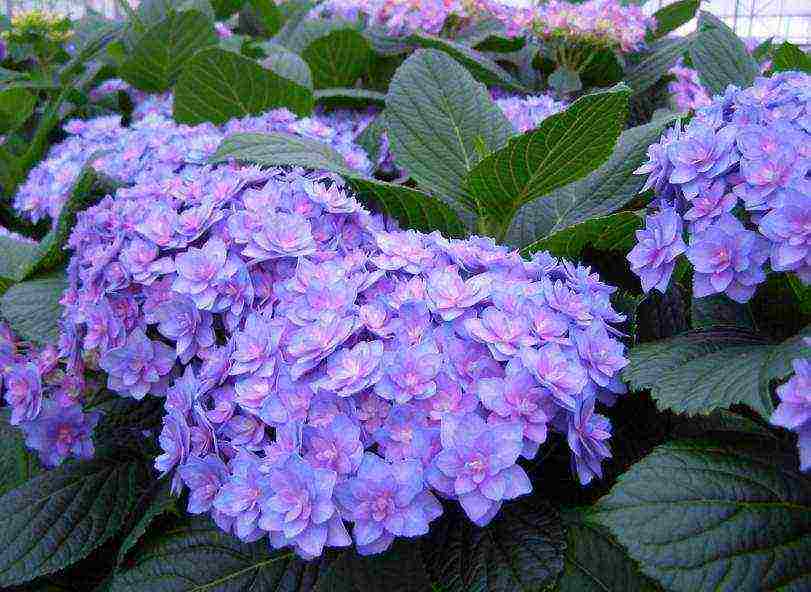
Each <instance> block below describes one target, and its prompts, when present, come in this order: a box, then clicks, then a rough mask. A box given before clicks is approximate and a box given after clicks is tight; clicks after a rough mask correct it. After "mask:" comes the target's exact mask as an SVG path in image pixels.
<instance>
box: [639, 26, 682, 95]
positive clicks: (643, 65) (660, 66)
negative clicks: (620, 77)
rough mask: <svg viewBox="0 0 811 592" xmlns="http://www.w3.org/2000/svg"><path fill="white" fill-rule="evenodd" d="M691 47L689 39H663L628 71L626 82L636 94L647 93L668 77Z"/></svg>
mask: <svg viewBox="0 0 811 592" xmlns="http://www.w3.org/2000/svg"><path fill="white" fill-rule="evenodd" d="M689 47H690V40H689V39H687V38H678V39H662V40H661V41H658V42H656V43H654V44H653V46H652V47H651V53H650V54H649V55H647V56H646V57H645V59H643V60H642V61H641V62H640V63H639V64H637V65H636V66H634V67H633V68H631V69H630V70H629V71H628V73H627V74H626V75H625V80H624V82H625V83H626V84H627V85H628V86H630V87H631V88H632V89H633V91H634V93H635V94H638V93H642V92H645V91H646V90H648V89H649V88H650V87H651V86H653V85H654V84H656V83H657V82H658V81H659V80H660V79H662V78H663V77H664V76H666V75H667V73H668V70H670V68H671V67H673V64H675V63H676V62H677V61H678V59H679V58H680V57H681V56H682V55H684V53H685V52H686V51H687V50H688V49H689Z"/></svg>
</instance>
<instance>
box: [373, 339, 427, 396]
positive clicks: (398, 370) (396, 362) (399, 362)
mask: <svg viewBox="0 0 811 592" xmlns="http://www.w3.org/2000/svg"><path fill="white" fill-rule="evenodd" d="M383 366H384V369H385V374H384V375H383V378H381V379H380V381H379V382H378V383H377V384H376V385H375V393H377V395H378V396H379V397H382V398H384V399H386V400H388V401H395V402H397V403H407V402H409V401H410V400H411V399H427V398H428V397H431V396H433V395H434V393H436V382H435V378H436V375H437V374H438V373H439V370H440V368H441V366H442V356H441V355H440V353H439V349H438V348H437V346H436V343H434V341H432V340H430V339H427V340H425V341H423V342H422V343H420V344H418V345H414V346H411V347H408V348H405V349H401V350H396V351H393V352H387V353H386V354H385V355H384V357H383Z"/></svg>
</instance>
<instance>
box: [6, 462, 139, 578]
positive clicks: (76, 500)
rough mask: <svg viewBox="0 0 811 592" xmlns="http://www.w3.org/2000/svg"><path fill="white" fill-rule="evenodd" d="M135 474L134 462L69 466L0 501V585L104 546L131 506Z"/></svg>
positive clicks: (54, 567) (57, 567)
mask: <svg viewBox="0 0 811 592" xmlns="http://www.w3.org/2000/svg"><path fill="white" fill-rule="evenodd" d="M137 473H138V467H137V465H136V464H134V463H123V464H114V463H111V462H109V461H106V460H101V459H99V460H92V461H87V462H73V463H69V464H67V465H64V466H62V467H59V468H57V469H54V470H51V471H47V472H46V473H43V474H42V475H40V476H38V477H35V478H34V479H31V480H30V481H28V482H26V483H25V484H24V485H22V486H21V487H19V488H17V489H14V490H13V491H10V492H8V493H6V494H5V495H3V496H2V497H0V504H2V507H3V510H4V511H3V514H2V515H1V516H0V585H5V586H8V585H11V584H19V583H21V582H25V581H28V580H32V579H34V578H36V577H37V576H40V575H43V574H48V573H52V572H54V571H57V570H60V569H62V568H63V567H65V566H67V565H70V564H72V563H74V562H76V561H78V560H80V559H83V558H85V557H87V556H88V555H89V554H90V552H91V551H93V550H94V549H95V548H97V547H99V546H101V545H103V544H104V543H105V542H107V540H108V539H110V538H111V537H112V536H114V535H115V534H116V533H117V532H118V530H119V529H120V527H121V524H122V522H123V520H124V517H125V516H126V514H127V513H128V512H129V510H130V507H131V506H132V504H133V501H134V495H133V492H134V490H135V481H136V477H137Z"/></svg>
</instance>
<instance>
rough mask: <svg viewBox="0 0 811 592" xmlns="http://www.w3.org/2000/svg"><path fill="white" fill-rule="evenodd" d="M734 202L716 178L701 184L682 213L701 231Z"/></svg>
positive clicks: (691, 225) (729, 210) (726, 210)
mask: <svg viewBox="0 0 811 592" xmlns="http://www.w3.org/2000/svg"><path fill="white" fill-rule="evenodd" d="M736 203H738V198H737V197H736V196H735V194H733V193H729V192H727V187H726V183H725V182H724V180H723V179H716V180H715V181H713V182H712V183H704V184H701V186H700V188H699V192H698V195H697V196H696V197H695V198H693V200H692V201H691V202H690V205H691V208H690V209H689V210H687V211H686V212H685V213H684V219H685V220H687V221H688V222H690V230H691V231H692V232H701V231H703V230H706V229H707V227H708V226H709V225H710V224H712V222H713V221H714V220H715V219H717V218H718V217H719V216H720V215H721V214H725V213H727V212H731V211H732V208H734V207H735V204H736ZM679 234H681V233H679ZM635 271H636V270H635ZM660 291H661V290H660Z"/></svg>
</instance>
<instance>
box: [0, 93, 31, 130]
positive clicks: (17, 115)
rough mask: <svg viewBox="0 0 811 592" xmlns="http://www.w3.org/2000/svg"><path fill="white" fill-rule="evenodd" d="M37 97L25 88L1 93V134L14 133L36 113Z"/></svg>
mask: <svg viewBox="0 0 811 592" xmlns="http://www.w3.org/2000/svg"><path fill="white" fill-rule="evenodd" d="M36 104H37V97H36V96H35V95H34V94H32V93H31V92H29V91H28V90H26V89H24V88H19V87H18V88H6V89H5V90H3V91H0V134H6V133H8V132H12V131H14V130H16V129H17V128H18V127H20V126H21V125H22V124H24V123H25V122H26V120H27V119H28V118H29V117H31V114H32V113H33V112H34V107H35V106H36Z"/></svg>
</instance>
